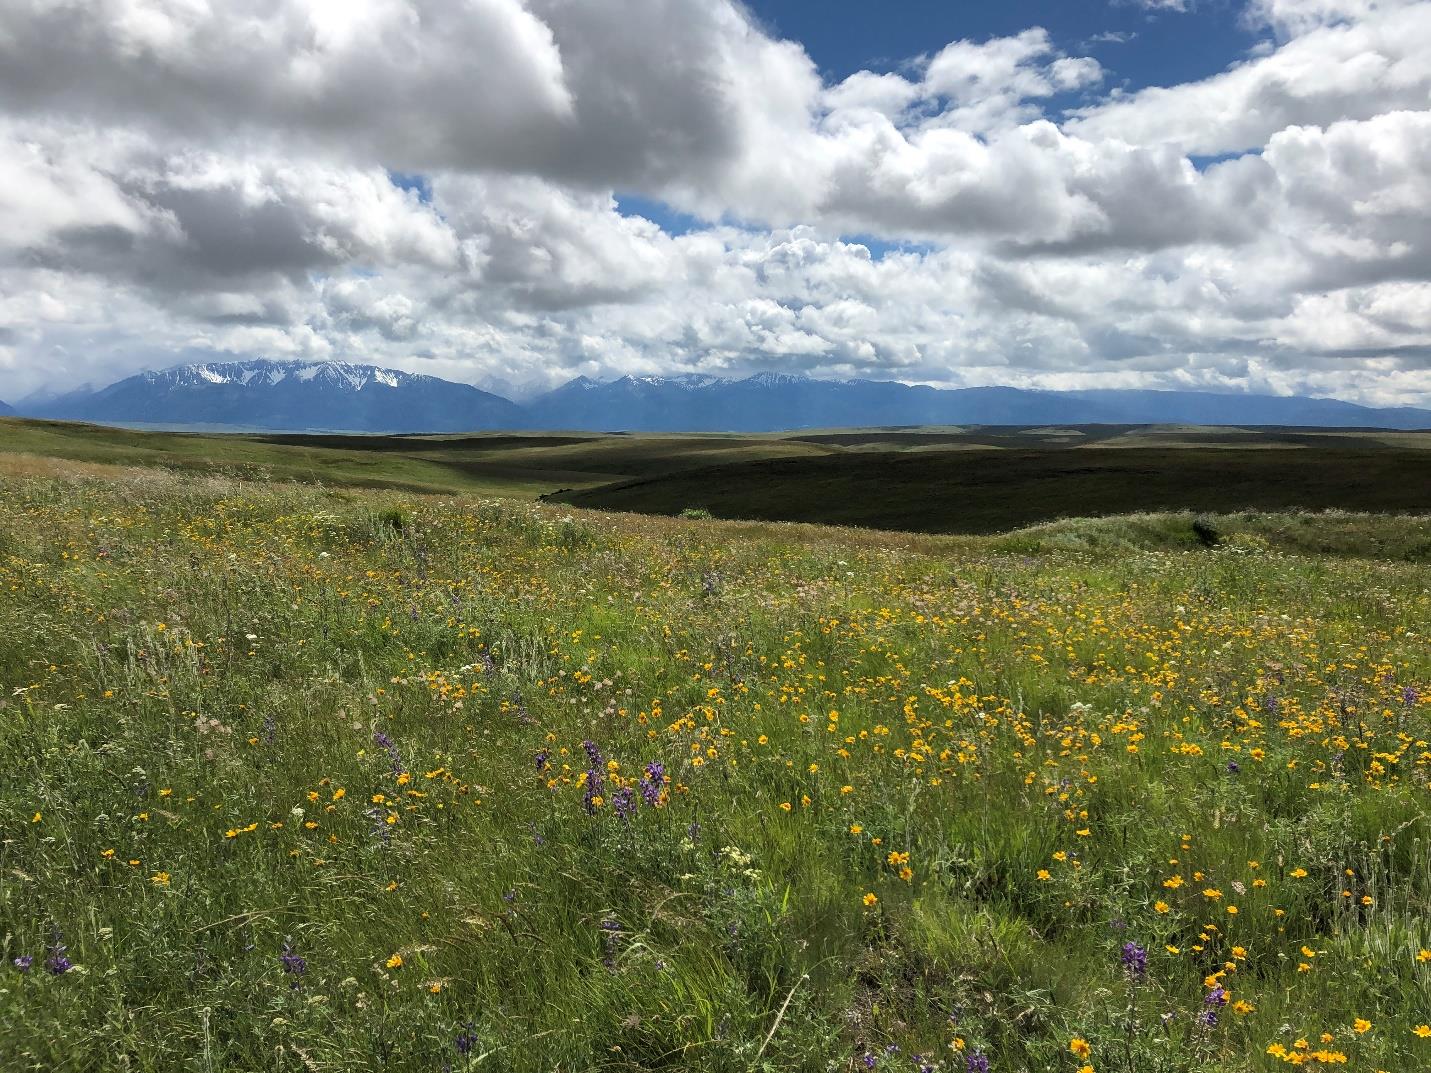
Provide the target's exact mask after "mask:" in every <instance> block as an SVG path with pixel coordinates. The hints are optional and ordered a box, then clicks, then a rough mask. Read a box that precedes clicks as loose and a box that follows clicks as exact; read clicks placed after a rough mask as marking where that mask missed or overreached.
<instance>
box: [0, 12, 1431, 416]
mask: <svg viewBox="0 0 1431 1073" xmlns="http://www.w3.org/2000/svg"><path fill="white" fill-rule="evenodd" d="M1163 6H1167V5H1163ZM1247 17H1248V18H1249V19H1251V20H1254V21H1256V22H1258V23H1259V24H1260V25H1262V26H1265V27H1268V28H1270V29H1272V31H1273V32H1275V34H1277V35H1278V39H1279V43H1276V44H1274V45H1272V46H1270V47H1269V48H1268V49H1267V50H1265V51H1264V52H1263V53H1262V54H1259V55H1257V56H1256V57H1253V58H1250V59H1246V60H1244V61H1242V62H1241V63H1237V64H1234V65H1233V66H1231V67H1230V68H1229V70H1227V71H1226V72H1224V73H1222V74H1220V75H1216V76H1214V77H1212V78H1209V79H1205V80H1203V81H1201V82H1197V83H1192V84H1188V85H1182V86H1173V87H1167V88H1164V89H1148V90H1143V91H1141V92H1136V93H1120V92H1118V91H1116V90H1115V91H1108V92H1104V91H1103V90H1102V89H1101V88H1100V87H1102V86H1103V76H1104V72H1103V70H1102V68H1101V67H1100V66H1099V64H1098V63H1097V62H1096V61H1095V60H1093V59H1092V58H1090V57H1087V56H1081V55H1077V54H1067V53H1065V52H1064V51H1061V50H1060V49H1059V48H1058V47H1057V46H1056V44H1055V42H1054V41H1053V40H1052V38H1050V36H1049V35H1048V34H1047V33H1046V32H1045V31H1043V30H1041V29H1037V28H1033V29H1030V30H1028V31H1025V32H1023V33H1020V34H1015V35H1012V36H1008V37H1002V38H995V39H991V40H987V41H981V42H975V41H956V42H952V43H949V44H947V45H945V46H944V47H942V48H938V49H936V50H934V51H933V52H932V53H931V54H930V55H929V56H927V57H924V58H923V59H922V60H919V61H917V62H913V63H910V64H907V65H905V66H904V67H903V68H902V71H903V73H881V72H874V71H861V72H857V73H855V74H853V75H851V76H850V77H848V78H845V79H844V80H843V81H840V82H838V83H836V84H833V85H827V84H825V83H823V82H822V80H821V78H820V76H819V74H818V71H817V68H816V66H815V64H814V63H813V62H812V60H811V59H810V57H809V56H808V55H807V54H806V53H805V51H804V50H803V49H802V48H801V47H800V46H799V45H798V44H796V43H793V42H788V41H779V40H775V39H773V38H772V37H770V36H768V35H767V34H766V33H764V32H763V31H762V30H760V29H759V28H758V27H757V26H756V25H754V24H753V23H752V22H751V21H750V19H749V18H748V17H747V16H746V15H745V14H744V12H743V11H742V10H741V9H740V8H739V7H737V6H735V5H733V4H731V3H728V2H725V0H608V2H606V3H603V4H576V3H571V2H569V0H527V2H525V3H522V2H518V0H363V2H346V3H334V2H319V0H306V2H302V0H263V2H260V0H226V2H225V3H222V4H220V3H218V2H217V0H94V2H89V3H85V4H83V5H81V4H80V3H79V2H78V0H16V2H14V3H11V4H7V5H5V6H4V8H3V9H0V397H7V398H9V397H17V396H19V395H22V394H24V393H25V392H26V391H29V390H33V389H35V388H38V387H42V386H44V385H45V384H47V383H50V384H57V383H64V382H81V381H85V380H105V379H108V378H111V377H113V376H117V375H121V374H123V373H127V372H131V371H133V370H134V369H136V368H139V367H142V366H145V365H152V364H156V363H158V364H163V363H164V362H166V361H168V360H179V359H180V358H181V357H183V356H185V355H189V354H199V353H211V352H231V353H239V354H266V355H272V356H285V355H293V356H324V355H338V356H344V357H349V358H355V359H367V360H374V361H381V362H384V363H387V364H393V365H398V366H402V367H407V368H414V369H420V370H423V371H428V372H433V373H436V374H438V375H445V376H449V377H452V378H454V379H460V380H468V381H474V382H482V383H486V384H492V385H500V386H504V387H505V386H511V387H514V388H519V389H520V388H526V389H530V388H534V387H538V386H542V385H550V384H553V383H556V382H560V381H561V380H562V379H565V378H566V377H568V376H570V375H574V374H575V373H578V372H584V373H588V374H615V373H620V372H628V371H630V372H655V371H667V370H670V369H674V368H688V369H696V368H701V369H709V370H713V371H723V370H742V369H753V368H756V367H762V366H782V367H791V368H798V369H805V370H809V371H812V372H816V373H822V374H829V375H842V376H854V375H860V376H875V377H879V376H887V377H891V376H892V377H899V378H903V379H910V380H917V381H923V382H934V383H947V384H964V383H1013V384H1033V383H1040V384H1046V385H1048V386H1079V385H1085V384H1109V385H1124V386H1132V385H1158V386H1212V387H1224V386H1236V385H1243V386H1252V387H1257V388H1262V389H1269V390H1317V391H1328V392H1333V393H1340V394H1345V395H1360V396H1363V397H1366V398H1369V399H1375V400H1376V401H1394V400H1397V399H1401V400H1407V401H1423V402H1431V384H1428V382H1427V374H1426V370H1427V369H1428V367H1431V357H1428V355H1431V339H1428V338H1427V334H1428V329H1427V328H1426V325H1427V324H1428V315H1427V313H1428V302H1431V298H1428V292H1427V287H1428V281H1431V224H1428V222H1427V217H1426V213H1425V209H1424V206H1425V205H1426V204H1428V203H1431V181H1428V179H1427V178H1426V177H1427V176H1428V175H1431V111H1429V110H1428V109H1431V66H1428V65H1427V64H1426V62H1425V60H1424V56H1425V55H1427V54H1428V52H1427V51H1426V50H1427V49H1428V48H1431V4H1428V3H1388V2H1375V0H1258V2H1257V3H1256V4H1254V5H1253V7H1252V8H1250V9H1249V10H1248V13H1247ZM60 27H64V28H65V32H60V30H59V28H60ZM1098 93H1102V96H1101V98H1099V99H1097V100H1096V102H1095V103H1092V104H1090V105H1088V106H1086V107H1085V108H1083V109H1082V110H1081V111H1080V112H1079V113H1078V114H1077V115H1074V116H1072V117H1067V116H1064V115H1062V114H1061V113H1059V112H1058V111H1057V110H1056V107H1057V104H1061V103H1063V102H1066V101H1068V100H1069V99H1078V98H1077V96H1076V95H1080V94H1082V95H1093V94H1098ZM1082 99H1085V100H1089V99H1090V97H1089V96H1084V97H1083V98H1082ZM1056 102H1057V104H1056ZM1190 153H1192V154H1206V155H1218V154H1227V153H1232V154H1242V155H1240V156H1235V157H1234V158H1232V159H1226V160H1220V161H1217V162H1212V163H1208V162H1207V161H1203V160H1198V161H1197V162H1196V164H1195V162H1194V161H1193V160H1190V159H1189V158H1188V156H1187V154H1190ZM394 172H405V173H413V172H416V173H421V174H422V175H423V176H424V181H425V183H426V186H425V188H424V192H423V193H422V194H421V195H420V194H419V193H417V192H415V191H414V190H412V189H404V188H402V187H401V186H400V185H399V184H398V183H397V182H396V181H395V179H394V176H393V173H394ZM613 191H620V192H621V193H623V194H631V193H634V194H642V195H645V196H647V197H648V198H654V199H658V200H665V201H666V202H668V203H670V204H671V205H673V206H675V207H676V208H679V209H683V210H685V211H687V212H691V213H695V214H696V215H697V216H699V217H702V218H704V219H705V220H706V221H710V223H709V224H708V225H707V226H706V227H704V229H700V230H696V231H693V232H691V233H689V234H669V233H667V232H666V231H664V230H662V228H661V227H660V226H658V224H657V223H655V222H653V221H650V220H644V219H641V218H639V217H635V216H630V215H624V216H623V215H622V214H621V213H620V212H619V211H618V210H617V202H616V201H615V199H614V196H613ZM842 235H869V236H874V237H879V238H883V239H887V240H918V241H920V242H922V243H924V244H925V245H923V246H920V247H918V248H915V249H912V250H909V251H907V252H888V253H885V255H884V256H883V257H876V256H874V255H872V253H871V251H870V249H869V248H867V246H866V245H863V244H861V243H859V242H855V241H845V240H842V239H841V238H840V236H842ZM877 248H878V247H877Z"/></svg>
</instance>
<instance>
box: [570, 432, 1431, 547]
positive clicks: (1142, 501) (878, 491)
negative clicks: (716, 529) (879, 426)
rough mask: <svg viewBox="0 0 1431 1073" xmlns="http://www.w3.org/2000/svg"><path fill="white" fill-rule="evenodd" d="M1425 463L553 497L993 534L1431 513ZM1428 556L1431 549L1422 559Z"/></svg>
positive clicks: (1062, 456)
mask: <svg viewBox="0 0 1431 1073" xmlns="http://www.w3.org/2000/svg"><path fill="white" fill-rule="evenodd" d="M1427 473H1428V463H1427V454H1426V452H1425V451H1424V450H1417V449H1412V448H1408V449H1400V448H1396V447H1389V446H1379V445H1378V446H1371V445H1368V444H1366V443H1365V442H1363V441H1353V442H1352V443H1351V444H1350V445H1348V446H1345V447H1340V446H1315V447H1313V446H1309V447H1307V448H1306V449H1300V450H1299V449H1276V448H1270V447H1259V446H1238V447H1227V448H1215V447H1214V448H1209V447H1187V448H1177V447H1174V448H1158V447H1125V448H1121V449H1099V448H1096V447H1093V448H1070V449H1064V450H1028V449H1019V448H1012V449H1004V450H997V449H996V450H987V451H978V452H974V451H968V450H965V451H957V450H956V451H934V450H931V451H908V452H874V453H849V454H843V455H829V456H824V457H804V458H783V459H768V458H767V459H757V460H753V461H749V462H738V463H731V464H728V465H720V466H706V467H701V468H690V469H684V470H681V471H679V472H676V473H669V474H659V475H655V476H652V477H647V478H640V479H636V480H628V481H619V482H616V483H613V484H609V485H605V486H602V487H597V488H588V489H585V490H576V491H571V492H565V493H561V494H559V495H555V496H549V497H548V499H554V500H558V501H560V502H564V503H568V504H571V505H572V506H577V507H589V508H593V509H596V510H617V511H630V512H632V513H637V514H668V515H670V514H678V513H680V512H681V511H683V510H686V509H689V508H698V509H704V510H708V511H710V512H711V513H713V514H714V515H715V516H716V517H718V518H732V519H748V520H759V521H793V522H818V523H822V524H831V525H857V526H864V527H868V528H873V529H900V530H907V531H911V532H925V533H993V532H1001V531H1005V530H1009V529H1015V528H1019V527H1021V526H1026V525H1032V524H1035V523H1039V522H1047V521H1052V520H1055V519H1058V518H1072V517H1089V516H1098V515H1111V514H1127V513H1141V512H1148V511H1180V510H1182V511H1207V512H1217V513H1233V512H1239V511H1249V510H1256V511H1286V510H1298V509H1302V510H1326V509H1339V510H1351V511H1373V512H1388V513H1399V512H1422V511H1431V482H1428V481H1427V480H1426V476H1427ZM1427 553H1431V545H1428V546H1427V547H1426V549H1424V551H1423V553H1422V554H1427Z"/></svg>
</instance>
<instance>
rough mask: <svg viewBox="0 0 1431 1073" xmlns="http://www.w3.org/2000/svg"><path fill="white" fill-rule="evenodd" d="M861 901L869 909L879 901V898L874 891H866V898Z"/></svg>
mask: <svg viewBox="0 0 1431 1073" xmlns="http://www.w3.org/2000/svg"><path fill="white" fill-rule="evenodd" d="M860 901H862V902H864V903H865V905H866V907H868V906H871V905H874V904H875V902H877V901H879V897H878V896H877V895H876V894H875V892H874V891H866V892H865V896H864V897H863V898H861V899H860Z"/></svg>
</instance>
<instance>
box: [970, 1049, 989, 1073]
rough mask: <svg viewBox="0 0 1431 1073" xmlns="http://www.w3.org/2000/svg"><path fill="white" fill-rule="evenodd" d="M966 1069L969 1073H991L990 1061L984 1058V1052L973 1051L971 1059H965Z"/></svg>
mask: <svg viewBox="0 0 1431 1073" xmlns="http://www.w3.org/2000/svg"><path fill="white" fill-rule="evenodd" d="M964 1068H965V1069H967V1070H968V1073H989V1059H988V1058H986V1057H985V1056H984V1052H983V1051H972V1052H970V1054H969V1057H967V1058H965V1059H964Z"/></svg>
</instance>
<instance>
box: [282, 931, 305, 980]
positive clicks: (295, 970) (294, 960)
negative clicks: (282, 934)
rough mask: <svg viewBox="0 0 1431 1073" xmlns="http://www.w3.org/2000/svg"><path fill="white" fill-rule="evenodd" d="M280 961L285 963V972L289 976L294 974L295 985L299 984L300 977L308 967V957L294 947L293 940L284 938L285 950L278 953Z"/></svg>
mask: <svg viewBox="0 0 1431 1073" xmlns="http://www.w3.org/2000/svg"><path fill="white" fill-rule="evenodd" d="M278 960H279V963H280V964H282V965H283V972H284V974H285V975H287V976H292V977H293V978H294V979H293V986H294V987H297V986H298V977H300V976H302V975H303V974H304V972H306V971H307V969H308V959H307V958H305V957H304V956H303V955H302V954H300V953H298V951H296V950H295V949H293V940H292V939H284V940H283V950H282V952H281V953H279V955H278Z"/></svg>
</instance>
